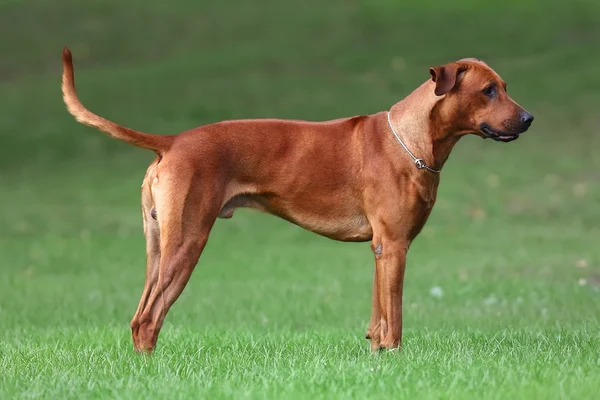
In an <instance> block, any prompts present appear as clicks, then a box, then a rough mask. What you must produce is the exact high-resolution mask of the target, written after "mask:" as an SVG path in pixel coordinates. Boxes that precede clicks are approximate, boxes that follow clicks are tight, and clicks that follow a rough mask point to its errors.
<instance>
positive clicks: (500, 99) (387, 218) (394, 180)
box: [62, 47, 533, 352]
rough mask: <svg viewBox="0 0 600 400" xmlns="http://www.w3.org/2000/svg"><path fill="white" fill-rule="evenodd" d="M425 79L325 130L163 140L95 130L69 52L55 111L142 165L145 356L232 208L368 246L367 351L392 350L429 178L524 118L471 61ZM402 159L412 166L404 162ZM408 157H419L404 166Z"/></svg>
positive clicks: (518, 128) (213, 131)
mask: <svg viewBox="0 0 600 400" xmlns="http://www.w3.org/2000/svg"><path fill="white" fill-rule="evenodd" d="M429 72H430V74H431V79H430V80H428V81H427V82H425V83H424V84H422V85H421V86H420V87H419V88H417V89H416V90H415V91H414V92H412V93H411V94H410V95H408V96H407V97H406V98H405V99H404V100H402V101H400V102H398V103H397V104H395V105H394V106H392V108H391V109H390V111H389V112H380V113H377V114H373V115H364V116H355V117H350V118H343V119H336V120H333V121H327V122H306V121H290V120H278V119H263V120H237V121H223V122H219V123H214V124H210V125H205V126H201V127H199V128H195V129H192V130H190V131H186V132H183V133H181V134H179V135H174V136H159V135H150V134H146V133H141V132H138V131H134V130H132V129H129V128H125V127H122V126H120V125H117V124H116V123H114V122H111V121H108V120H106V119H104V118H102V117H100V116H98V115H96V114H94V113H92V112H91V111H89V110H88V109H86V108H85V107H84V106H83V105H82V104H81V102H80V101H79V99H78V97H77V94H76V93H75V83H74V77H73V64H72V59H71V53H70V51H69V50H68V49H67V48H66V47H65V49H64V51H63V76H62V91H63V97H64V101H65V103H66V105H67V108H68V110H69V112H70V113H71V114H72V115H73V116H75V118H76V119H77V120H78V121H79V122H81V123H83V124H85V125H89V126H92V127H95V128H97V129H99V130H101V131H103V132H105V133H107V134H109V135H110V136H112V137H114V138H117V139H120V140H122V141H124V142H127V143H130V144H133V145H135V146H138V147H142V148H145V149H150V150H153V151H154V152H156V154H157V157H156V159H155V160H154V161H153V162H152V164H151V165H150V167H149V168H148V171H147V172H146V176H145V178H144V182H143V185H142V213H143V219H144V234H145V236H146V243H147V249H146V254H147V257H148V260H147V269H146V284H145V286H144V290H143V293H142V297H141V300H140V303H139V306H138V309H137V311H136V313H135V315H134V317H133V320H132V321H131V330H132V336H133V342H134V347H135V349H136V350H138V351H147V352H151V351H152V350H153V349H154V348H155V346H156V341H157V338H158V334H159V332H160V329H161V326H162V324H163V321H164V318H165V315H166V314H167V312H168V310H169V308H170V307H171V306H172V305H173V303H174V302H175V301H176V300H177V298H178V297H179V295H180V294H181V292H182V291H183V289H184V287H185V285H186V283H187V281H188V279H189V277H190V275H191V273H192V271H193V269H194V267H195V265H196V263H197V262H198V259H199V257H200V254H201V253H202V250H203V248H204V245H205V244H206V241H207V239H208V235H209V233H210V230H211V227H212V226H213V224H214V222H215V220H216V219H217V218H218V217H220V218H231V216H232V215H233V213H234V211H235V210H236V208H238V207H252V208H256V209H259V210H261V211H265V212H268V213H271V214H274V215H277V216H279V217H281V218H284V219H286V220H288V221H290V222H292V223H294V224H297V225H299V226H302V227H304V228H305V229H308V230H310V231H312V232H315V233H318V234H320V235H323V236H326V237H329V238H331V239H335V240H341V241H349V242H351V241H355V242H360V241H368V240H370V241H371V249H372V250H373V253H374V255H375V274H374V279H373V298H372V315H371V321H370V323H369V327H368V330H367V335H366V337H367V339H370V340H371V348H372V349H373V350H376V349H380V348H386V349H392V348H396V347H399V346H401V337H402V289H403V285H404V269H405V259H406V252H407V251H408V248H409V246H410V244H411V242H412V241H413V239H414V238H415V237H416V236H417V235H418V233H419V232H420V231H421V228H422V227H423V225H424V224H425V221H427V218H428V217H429V214H430V212H431V209H432V207H433V204H434V203H435V199H436V192H437V187H438V183H439V174H438V172H439V170H440V169H441V168H442V166H443V165H444V163H445V162H446V159H447V158H448V155H449V154H450V151H451V150H452V148H453V146H454V144H455V143H456V142H457V141H458V139H460V138H461V137H462V136H463V135H465V134H469V133H473V134H476V135H478V136H481V137H483V138H492V139H494V140H497V141H501V142H509V141H512V140H515V139H517V138H518V137H519V134H520V133H522V132H524V131H526V130H527V129H528V128H529V126H530V124H531V122H532V121H533V116H532V115H531V114H529V113H528V112H526V111H524V110H523V108H521V107H520V106H519V105H518V104H517V103H515V102H514V101H513V100H512V99H511V98H510V97H509V96H508V94H507V93H506V84H505V83H504V81H503V80H502V79H501V78H500V76H498V74H496V73H495V72H494V71H493V70H492V69H491V68H490V67H488V66H487V65H486V64H484V63H483V62H481V61H479V60H475V59H463V60H460V61H458V62H455V63H451V64H448V65H444V66H441V67H436V68H431V69H430V71H429ZM413 154H414V155H416V156H414V155H413ZM417 157H419V158H418V159H417Z"/></svg>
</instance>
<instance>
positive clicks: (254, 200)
mask: <svg viewBox="0 0 600 400" xmlns="http://www.w3.org/2000/svg"><path fill="white" fill-rule="evenodd" d="M242 207H244V208H255V209H257V210H261V211H263V212H266V213H269V214H273V215H276V216H278V217H280V218H283V219H285V220H287V221H290V222H292V223H294V224H296V225H298V226H301V227H302V228H304V229H307V230H309V231H311V232H314V233H317V234H319V235H322V236H325V237H328V238H330V239H334V240H339V241H344V242H365V241H368V240H371V238H372V237H373V231H372V229H371V225H370V224H369V221H368V220H367V218H366V216H365V215H364V214H363V213H362V212H360V210H353V209H349V210H340V208H336V207H335V205H332V207H321V208H320V207H306V206H303V205H302V204H295V203H293V202H289V201H285V200H283V199H280V198H278V197H277V196H274V195H271V194H238V195H236V196H234V197H232V198H231V199H230V200H229V201H227V202H226V203H225V205H224V206H223V207H222V208H221V211H220V212H219V218H231V217H232V216H233V213H234V211H235V210H236V209H237V208H242Z"/></svg>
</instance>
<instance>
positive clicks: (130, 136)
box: [62, 46, 173, 155]
mask: <svg viewBox="0 0 600 400" xmlns="http://www.w3.org/2000/svg"><path fill="white" fill-rule="evenodd" d="M62 62H63V74H62V93H63V100H64V102H65V105H66V106H67V110H69V112H70V113H71V115H73V116H74V117H75V119H76V120H77V121H78V122H80V123H82V124H84V125H87V126H91V127H93V128H96V129H98V130H100V131H102V132H104V133H107V134H108V135H110V136H111V137H113V138H115V139H119V140H122V141H123V142H125V143H129V144H132V145H134V146H137V147H141V148H144V149H148V150H153V151H155V152H156V153H157V154H158V155H162V154H163V153H165V152H166V151H167V150H169V148H170V147H171V144H172V143H173V137H172V136H159V135H151V134H148V133H142V132H138V131H136V130H133V129H130V128H126V127H124V126H121V125H118V124H116V123H114V122H112V121H109V120H107V119H106V118H102V117H101V116H99V115H96V114H94V113H93V112H91V111H90V110H88V109H87V108H86V107H85V106H84V105H83V104H82V103H81V101H80V100H79V97H78V96H77V93H76V92H75V74H74V72H73V58H72V56H71V51H70V50H69V49H68V48H67V47H66V46H65V48H64V49H63V54H62Z"/></svg>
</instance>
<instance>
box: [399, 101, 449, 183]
mask: <svg viewBox="0 0 600 400" xmlns="http://www.w3.org/2000/svg"><path fill="white" fill-rule="evenodd" d="M387 120H388V125H389V126H390V129H391V130H392V133H393V134H394V136H395V137H396V139H397V140H398V143H400V145H401V146H402V147H403V148H404V150H406V152H407V153H408V155H409V156H411V157H412V159H413V160H414V161H415V166H416V167H417V169H426V170H427V171H429V172H433V173H434V174H439V173H440V171H439V170H435V169H433V168H429V167H428V166H427V164H425V161H423V160H421V159H420V158H417V157H415V156H414V154H413V153H411V152H410V150H409V149H408V147H406V145H405V144H404V142H403V141H402V139H400V136H398V134H397V133H396V130H395V129H394V127H393V126H392V121H391V120H390V113H389V111H388V113H387Z"/></svg>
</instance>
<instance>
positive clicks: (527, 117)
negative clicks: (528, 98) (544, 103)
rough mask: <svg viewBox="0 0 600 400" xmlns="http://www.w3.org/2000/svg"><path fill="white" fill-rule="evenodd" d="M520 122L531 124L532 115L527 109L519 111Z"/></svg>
mask: <svg viewBox="0 0 600 400" xmlns="http://www.w3.org/2000/svg"><path fill="white" fill-rule="evenodd" d="M521 122H523V123H524V124H527V125H531V123H532V122H533V115H531V114H529V113H528V112H527V111H523V112H521Z"/></svg>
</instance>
